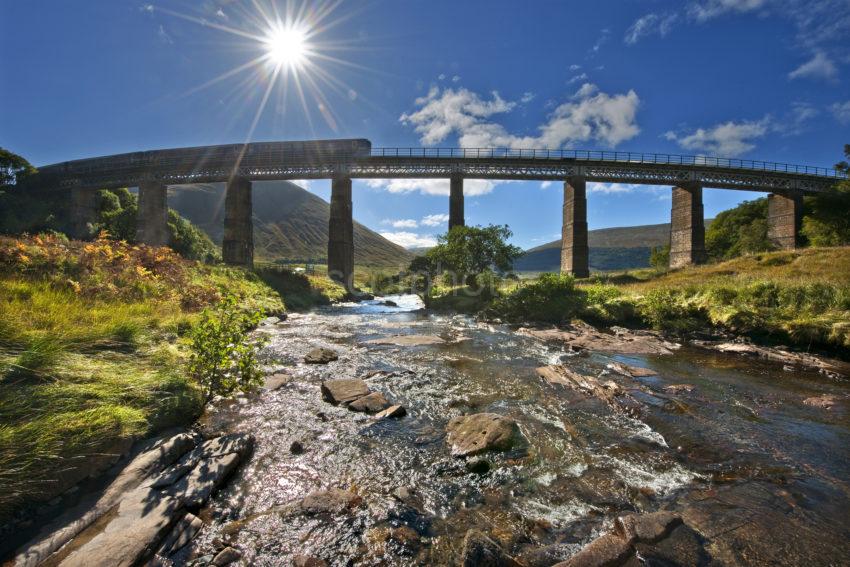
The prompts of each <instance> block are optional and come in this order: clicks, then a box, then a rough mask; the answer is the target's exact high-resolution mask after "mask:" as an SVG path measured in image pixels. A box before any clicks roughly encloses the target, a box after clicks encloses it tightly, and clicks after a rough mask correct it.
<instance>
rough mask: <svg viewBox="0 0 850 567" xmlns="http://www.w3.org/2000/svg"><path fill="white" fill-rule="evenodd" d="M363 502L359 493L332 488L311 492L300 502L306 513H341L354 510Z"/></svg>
mask: <svg viewBox="0 0 850 567" xmlns="http://www.w3.org/2000/svg"><path fill="white" fill-rule="evenodd" d="M362 502H363V499H362V498H360V496H358V495H357V494H354V493H353V492H349V491H348V490H341V489H339V488H331V489H328V490H317V491H315V492H311V493H310V494H308V495H307V496H305V497H304V499H303V500H302V501H301V503H300V504H299V508H300V509H301V511H302V512H303V513H305V514H341V513H343V512H347V511H349V510H352V509H354V508H356V507H358V506H360V504H361V503H362Z"/></svg>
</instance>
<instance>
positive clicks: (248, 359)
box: [189, 296, 265, 401]
mask: <svg viewBox="0 0 850 567" xmlns="http://www.w3.org/2000/svg"><path fill="white" fill-rule="evenodd" d="M262 317H263V313H262V312H261V311H255V312H253V313H248V314H246V313H243V312H241V311H240V310H239V309H238V308H237V306H236V298H235V297H233V296H227V297H225V298H224V299H223V300H222V301H221V303H219V305H218V306H217V307H216V308H215V309H214V310H209V309H208V310H205V311H204V313H203V314H202V315H201V321H200V323H198V324H197V325H196V326H195V327H194V328H193V329H192V333H191V338H192V357H191V359H190V361H189V372H190V374H191V375H192V376H193V377H194V378H195V379H196V380H197V381H198V383H199V384H200V385H201V388H202V389H203V392H204V396H205V397H206V400H207V401H209V400H211V399H212V398H213V397H214V396H217V395H222V396H226V395H228V394H232V393H233V392H235V391H236V390H241V391H243V392H247V391H249V390H251V389H253V388H255V387H257V386H259V385H260V384H261V383H262V378H263V374H262V372H261V371H260V365H259V362H258V361H257V357H256V350H257V349H258V348H259V347H261V346H262V345H263V344H264V342H265V341H264V339H256V340H253V341H252V340H250V339H249V332H250V330H251V329H252V328H254V327H256V326H257V324H258V323H259V322H260V319H262Z"/></svg>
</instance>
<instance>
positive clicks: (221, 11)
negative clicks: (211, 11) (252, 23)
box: [215, 8, 229, 20]
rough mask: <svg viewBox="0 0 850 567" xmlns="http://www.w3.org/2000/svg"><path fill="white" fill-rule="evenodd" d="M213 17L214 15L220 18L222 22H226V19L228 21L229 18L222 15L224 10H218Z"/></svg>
mask: <svg viewBox="0 0 850 567" xmlns="http://www.w3.org/2000/svg"><path fill="white" fill-rule="evenodd" d="M215 15H216V16H218V17H219V18H221V19H222V20H227V19H229V18H228V17H227V14H225V13H224V10H222V9H221V8H219V9H218V10H217V11H216V13H215Z"/></svg>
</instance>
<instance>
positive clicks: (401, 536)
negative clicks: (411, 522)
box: [387, 526, 422, 555]
mask: <svg viewBox="0 0 850 567" xmlns="http://www.w3.org/2000/svg"><path fill="white" fill-rule="evenodd" d="M387 543H388V544H390V545H391V546H393V547H395V548H397V549H396V551H397V552H399V554H401V555H412V554H413V553H415V552H416V551H418V550H419V548H420V546H421V545H422V540H421V538H420V537H419V534H418V533H417V532H416V530H414V529H413V528H411V527H410V526H399V527H397V528H393V529H391V530H390V533H389V537H388V538H387Z"/></svg>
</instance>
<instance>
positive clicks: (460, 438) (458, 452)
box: [446, 413, 519, 457]
mask: <svg viewBox="0 0 850 567" xmlns="http://www.w3.org/2000/svg"><path fill="white" fill-rule="evenodd" d="M446 430H447V431H448V437H447V438H446V440H447V441H448V443H449V445H451V448H452V456H454V457H467V456H470V455H477V454H478V453H483V452H484V451H507V450H508V449H510V448H511V447H513V445H514V442H515V441H516V438H517V437H518V436H519V427H518V426H517V424H516V422H515V421H513V420H511V419H508V418H507V417H504V416H501V415H499V414H496V413H475V414H472V415H462V416H459V417H454V418H452V419H451V421H449V424H448V425H447V426H446Z"/></svg>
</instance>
